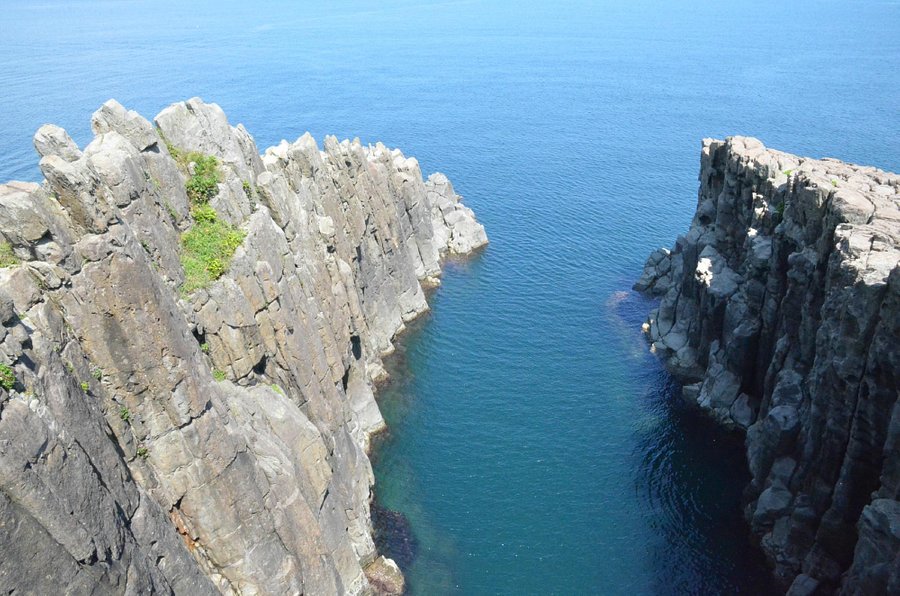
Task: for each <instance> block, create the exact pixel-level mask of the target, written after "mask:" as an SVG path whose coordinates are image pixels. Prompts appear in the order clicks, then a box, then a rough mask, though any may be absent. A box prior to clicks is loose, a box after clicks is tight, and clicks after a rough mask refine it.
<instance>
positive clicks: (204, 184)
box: [157, 129, 222, 205]
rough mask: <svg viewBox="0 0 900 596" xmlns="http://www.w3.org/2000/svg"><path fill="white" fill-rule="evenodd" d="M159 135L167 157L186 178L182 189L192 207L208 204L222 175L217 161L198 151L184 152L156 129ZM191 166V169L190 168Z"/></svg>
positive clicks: (216, 191) (211, 156) (212, 156)
mask: <svg viewBox="0 0 900 596" xmlns="http://www.w3.org/2000/svg"><path fill="white" fill-rule="evenodd" d="M157 131H158V132H159V135H160V136H161V137H162V139H163V141H164V142H165V143H166V149H168V150H169V155H171V156H172V158H173V159H174V160H175V163H177V164H178V167H179V168H181V171H182V172H184V173H185V175H187V176H188V179H187V182H185V184H184V189H185V190H186V191H187V196H188V199H190V201H191V204H192V205H202V204H204V203H208V202H209V200H210V199H211V198H213V197H214V196H216V194H218V192H219V182H221V181H222V173H221V172H220V171H219V160H218V159H216V157H215V156H214V155H206V154H204V153H200V152H199V151H185V150H184V149H179V148H178V147H176V146H175V145H173V144H172V143H170V142H169V140H168V139H166V137H165V136H164V135H163V134H162V131H161V130H159V129H157ZM191 164H193V167H191Z"/></svg>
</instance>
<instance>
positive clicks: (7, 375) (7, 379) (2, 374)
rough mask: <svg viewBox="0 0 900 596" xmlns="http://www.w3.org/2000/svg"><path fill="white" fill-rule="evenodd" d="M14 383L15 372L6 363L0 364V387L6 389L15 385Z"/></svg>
mask: <svg viewBox="0 0 900 596" xmlns="http://www.w3.org/2000/svg"><path fill="white" fill-rule="evenodd" d="M15 385H16V374H15V373H14V372H13V369H12V367H11V366H9V365H8V364H0V387H3V388H4V389H6V390H7V391H9V390H10V389H12V388H13V387H15Z"/></svg>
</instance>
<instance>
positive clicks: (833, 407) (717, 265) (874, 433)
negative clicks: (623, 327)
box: [635, 137, 900, 595]
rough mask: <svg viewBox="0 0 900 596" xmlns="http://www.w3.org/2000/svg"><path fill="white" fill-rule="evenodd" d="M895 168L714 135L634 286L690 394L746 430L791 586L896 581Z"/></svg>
mask: <svg viewBox="0 0 900 596" xmlns="http://www.w3.org/2000/svg"><path fill="white" fill-rule="evenodd" d="M898 207H900V176H898V175H897V174H892V173H888V172H883V171H880V170H877V169H875V168H870V167H861V166H856V165H851V164H846V163H842V162H840V161H837V160H832V159H823V160H815V159H807V158H800V157H796V156H794V155H789V154H786V153H782V152H779V151H773V150H771V149H767V148H766V147H764V146H763V145H762V143H760V142H759V141H757V140H756V139H751V138H743V137H734V138H729V139H727V140H726V141H718V140H705V141H704V142H703V152H702V157H701V167H700V191H699V197H698V202H697V212H696V214H695V215H694V219H693V222H692V224H691V228H690V230H689V231H688V233H687V234H686V235H685V236H682V237H679V238H678V240H677V241H676V243H675V246H674V248H673V249H672V250H671V251H668V250H664V249H661V250H658V251H656V252H654V253H653V255H651V257H650V259H649V260H648V261H647V265H646V266H645V269H644V272H643V275H642V276H641V278H640V280H639V281H638V283H637V284H636V285H635V289H637V290H640V291H645V292H649V293H651V294H654V295H659V296H661V297H662V298H661V301H660V304H659V308H658V309H657V310H654V311H653V312H652V313H651V314H650V318H649V321H648V323H647V324H645V326H644V329H645V331H646V332H647V334H648V336H649V338H650V341H651V342H652V349H653V350H654V351H655V352H656V353H657V354H659V355H660V356H661V357H662V358H663V360H664V361H665V363H666V366H667V368H668V369H669V370H670V371H671V372H672V373H673V374H674V375H675V376H676V377H677V378H679V379H680V380H681V381H683V383H684V388H683V395H684V397H685V399H687V400H689V401H691V402H694V403H696V404H697V405H699V407H701V408H702V409H704V410H706V411H707V412H708V413H709V414H711V415H712V416H713V417H714V418H716V419H717V420H719V421H720V422H721V423H723V424H725V425H727V426H730V427H735V428H739V429H743V430H745V431H746V446H747V459H748V463H749V467H750V472H751V474H752V478H753V479H752V482H751V484H750V486H749V487H748V488H747V490H746V494H745V497H746V516H747V519H748V520H749V522H750V524H751V527H752V530H753V532H754V533H755V534H756V535H757V536H758V537H759V539H760V542H761V546H762V548H763V550H764V551H765V553H766V555H767V556H768V558H769V560H770V562H771V563H772V564H773V565H774V568H775V573H776V576H777V578H778V579H779V580H780V581H781V582H782V583H783V585H784V586H785V587H786V588H788V590H789V593H791V594H796V595H800V594H813V593H831V592H835V591H840V592H841V593H845V594H875V593H891V594H898V593H900V500H898V499H900V401H898V392H900V390H898V387H900V208H898Z"/></svg>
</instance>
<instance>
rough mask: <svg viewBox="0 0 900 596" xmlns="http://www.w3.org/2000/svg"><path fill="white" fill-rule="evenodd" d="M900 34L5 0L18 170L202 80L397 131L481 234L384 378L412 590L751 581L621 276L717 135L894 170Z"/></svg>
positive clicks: (734, 23)
mask: <svg viewBox="0 0 900 596" xmlns="http://www.w3.org/2000/svg"><path fill="white" fill-rule="evenodd" d="M898 26H900V5H898V2H896V1H884V2H876V1H865V0H864V1H859V2H846V1H841V2H790V3H787V2H772V1H766V0H763V1H755V2H747V1H739V2H721V1H715V2H712V1H707V0H699V1H692V2H687V1H684V2H649V1H638V2H602V1H597V2H546V3H537V2H513V1H506V2H486V1H460V2H411V1H408V2H402V1H395V0H384V1H381V2H371V1H367V2H362V1H345V2H330V3H325V2H316V3H303V2H285V1H273V2H264V3H263V2H260V3H252V2H240V3H231V2H223V1H217V2H206V1H202V2H173V1H170V0H158V1H154V2H128V1H108V2H85V1H80V0H79V1H67V2H39V1H35V2H9V1H4V2H0V82H2V83H0V84H2V96H0V133H2V134H0V179H2V180H7V179H10V178H15V179H26V180H36V179H38V178H39V176H40V174H39V172H38V169H37V167H36V163H37V157H36V155H35V154H34V152H33V150H32V148H31V136H32V134H33V133H34V131H35V130H36V129H37V128H38V127H39V126H40V125H41V124H43V123H45V122H53V123H56V124H59V125H61V126H63V127H64V128H66V129H67V130H68V131H69V133H70V134H71V135H72V136H73V137H74V138H75V140H76V141H78V142H79V143H82V144H83V143H85V142H87V141H88V140H89V139H90V130H89V122H90V114H91V113H92V112H93V111H94V110H95V109H96V108H97V107H99V106H100V104H101V103H102V102H103V101H105V100H106V99H108V98H110V97H114V98H116V99H118V100H119V101H120V102H122V103H123V104H124V105H125V106H126V107H128V108H131V109H136V110H138V111H139V112H141V113H143V114H144V115H146V116H148V117H152V116H153V115H154V114H156V113H157V112H158V111H159V110H160V109H162V108H163V107H165V106H166V105H168V104H169V103H171V102H173V101H177V100H181V99H186V98H188V97H191V96H194V95H199V96H201V97H203V98H204V99H205V100H207V101H215V102H217V103H219V104H220V105H221V106H222V107H223V108H224V109H225V111H226V113H227V114H228V115H229V117H230V118H231V121H232V123H237V122H243V123H244V124H245V125H246V127H247V128H248V129H249V130H250V132H251V133H252V134H253V135H254V136H255V138H256V140H257V143H258V144H259V146H260V147H266V146H269V145H271V144H275V143H277V142H278V141H279V140H280V139H282V138H287V139H294V138H296V137H297V136H299V135H300V134H302V133H303V132H304V131H306V130H309V131H310V132H312V133H313V134H314V135H315V136H316V137H317V138H318V139H320V140H321V138H322V137H323V136H324V135H325V134H335V135H338V136H339V137H350V138H352V137H355V136H359V137H360V138H361V139H362V140H363V141H364V142H374V141H376V140H381V141H384V142H385V143H386V144H388V145H392V146H397V147H400V148H402V149H403V150H404V151H405V152H406V153H407V154H409V155H414V156H416V157H418V158H419V160H420V162H421V164H422V167H423V170H424V171H425V172H432V171H436V170H440V171H443V172H444V173H446V174H447V175H448V176H449V177H450V179H451V180H452V181H453V182H454V184H455V185H456V188H457V191H458V192H460V193H461V194H463V195H464V196H465V198H466V201H467V203H468V204H469V205H470V206H471V207H473V208H474V209H475V211H476V212H477V214H478V216H479V218H480V219H481V221H482V222H484V224H485V226H486V227H487V230H488V234H489V236H490V238H491V245H490V247H489V248H488V249H487V250H486V251H484V252H483V253H482V254H480V255H479V256H476V257H475V258H473V259H470V260H468V261H466V262H460V263H451V264H449V265H448V266H447V271H446V274H445V276H444V285H443V287H442V288H441V289H440V290H438V291H437V292H436V293H435V294H434V296H433V297H432V304H433V307H434V308H433V311H432V312H431V314H430V315H429V316H427V317H425V318H424V319H422V320H421V321H419V322H417V323H416V324H415V325H414V326H413V327H412V329H411V330H410V332H409V333H408V334H407V335H406V336H405V338H404V340H403V345H402V346H401V350H400V351H399V353H398V356H397V357H396V358H394V359H393V361H392V363H391V366H392V368H393V372H394V379H395V381H394V383H393V385H391V386H390V387H389V388H387V389H385V390H384V391H383V392H382V394H381V400H382V406H383V409H384V412H385V415H386V417H387V419H388V421H389V424H390V427H391V431H390V433H389V434H388V435H386V436H385V437H384V438H383V439H382V440H381V441H380V442H379V445H378V450H377V454H376V475H377V487H376V492H377V496H378V499H379V502H380V504H381V505H382V506H383V507H385V508H387V509H389V510H393V511H399V512H401V513H403V514H404V515H405V516H406V519H408V520H409V532H410V533H409V534H404V533H402V532H398V531H396V528H397V527H398V526H400V527H402V526H403V524H398V523H397V522H396V520H395V519H394V518H393V517H392V516H388V517H390V519H391V520H393V521H392V523H389V524H385V525H386V526H388V529H393V530H394V531H393V532H390V531H388V532H384V533H382V539H383V540H385V541H386V548H387V549H388V550H391V549H393V550H394V551H396V552H395V554H396V556H397V557H398V559H400V560H401V562H402V563H403V565H404V566H405V568H406V571H407V574H408V578H409V582H410V585H411V587H412V591H413V593H415V594H428V595H431V594H445V593H465V594H529V593H531V594H651V593H660V594H690V593H693V594H715V593H721V594H733V593H762V592H765V591H766V590H767V589H769V586H768V585H767V584H766V583H765V577H766V572H765V569H764V567H763V564H762V562H761V561H760V559H759V557H758V556H757V555H756V554H755V551H754V550H753V549H752V546H751V545H750V542H749V540H748V538H747V534H748V530H747V528H746V526H745V525H744V524H743V522H742V520H741V517H740V492H741V487H742V484H743V483H744V482H746V480H747V474H746V470H745V468H744V464H743V458H742V452H741V443H740V439H735V438H734V437H730V436H728V435H725V434H722V433H720V432H718V431H717V430H716V429H715V428H713V427H711V426H710V425H709V424H707V423H705V422H704V420H702V419H699V418H697V417H696V416H694V415H693V414H692V413H691V412H687V411H684V410H683V409H681V408H679V406H678V400H677V391H676V389H675V387H674V386H673V384H672V383H671V381H670V380H669V378H668V377H667V376H666V374H665V373H664V372H662V370H661V368H660V366H659V364H658V363H657V362H656V361H655V359H654V358H653V357H651V356H649V355H648V354H647V351H646V346H645V344H644V342H643V340H642V338H641V337H640V334H639V327H640V323H641V322H642V320H643V318H644V317H645V315H646V312H647V311H648V310H649V309H650V308H651V303H649V302H647V301H645V300H643V299H642V298H640V297H638V296H636V295H634V294H633V293H631V292H630V290H629V288H630V286H631V284H632V282H633V281H634V279H635V278H636V277H637V276H638V274H639V272H640V268H641V265H642V262H643V259H644V258H645V257H646V256H647V254H648V253H649V252H650V251H651V250H652V249H654V248H656V247H657V246H663V245H665V246H669V245H671V244H672V242H673V240H674V239H675V237H676V235H677V234H679V233H681V232H683V231H685V230H686V228H687V226H688V223H689V221H690V217H691V215H692V212H693V208H694V203H695V198H696V187H697V171H698V162H699V149H700V139H701V138H703V137H710V136H712V137H722V136H724V135H730V134H747V135H754V136H758V137H760V138H761V139H762V140H763V141H764V142H765V143H766V144H767V145H769V146H772V147H776V148H779V149H783V150H786V151H790V152H795V153H800V154H805V155H814V156H834V157H839V158H842V159H845V160H850V161H856V162H862V163H868V164H873V165H877V166H880V167H883V168H886V169H892V170H894V171H898V170H900V134H898V133H900V130H898V129H900V36H898V35H897V30H898ZM381 518H382V519H384V518H385V515H382V516H381Z"/></svg>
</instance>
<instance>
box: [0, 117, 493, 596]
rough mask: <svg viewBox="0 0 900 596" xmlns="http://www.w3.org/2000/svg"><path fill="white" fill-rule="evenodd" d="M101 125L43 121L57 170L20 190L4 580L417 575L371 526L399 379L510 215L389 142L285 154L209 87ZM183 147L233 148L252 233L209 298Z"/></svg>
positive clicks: (240, 206)
mask: <svg viewBox="0 0 900 596" xmlns="http://www.w3.org/2000/svg"><path fill="white" fill-rule="evenodd" d="M92 128H93V131H94V133H95V135H96V136H95V137H94V139H93V141H91V143H90V144H89V145H88V146H87V147H85V148H84V149H83V150H81V149H79V148H78V147H77V146H76V144H75V143H74V142H73V141H72V140H71V139H70V138H69V136H68V135H67V134H66V132H65V131H64V130H62V129H60V128H58V127H54V126H45V127H42V128H41V130H39V131H38V133H37V135H36V136H35V147H36V149H37V150H38V152H39V153H40V154H41V156H42V158H41V161H40V166H41V170H42V172H43V173H44V176H45V178H46V180H45V182H44V183H43V184H41V185H37V184H26V183H17V182H12V183H9V184H6V185H2V186H0V234H2V238H0V241H5V242H7V243H8V244H9V245H11V247H12V249H13V251H14V253H15V255H16V257H18V259H19V260H21V264H19V265H15V266H12V267H8V268H4V269H0V322H2V327H0V364H5V365H10V366H11V368H12V371H13V373H14V376H15V383H14V386H12V387H11V388H10V389H8V390H7V389H5V388H0V552H2V553H3V556H2V557H0V589H2V590H3V591H4V592H5V593H6V592H9V593H12V592H13V591H20V590H21V591H25V592H29V593H43V594H54V593H62V592H64V591H65V592H71V593H127V594H144V593H178V594H208V593H219V592H221V593H241V594H262V593H267V594H281V593H284V594H289V593H290V594H295V593H306V594H363V593H370V592H371V591H372V590H373V589H374V588H373V586H372V584H370V582H369V580H368V579H367V576H366V573H365V571H364V570H365V568H366V567H367V566H369V565H370V564H372V563H373V562H375V561H376V560H377V561H378V563H377V566H376V567H377V569H376V570H375V572H374V575H373V577H375V576H377V577H378V578H379V579H378V581H379V582H380V583H381V584H384V585H388V586H390V585H400V586H402V578H398V577H396V575H397V574H393V575H392V573H393V570H394V569H395V567H394V566H392V565H391V564H390V563H388V562H386V561H385V560H383V559H380V558H378V556H377V553H376V552H375V547H374V544H373V541H372V536H371V521H370V517H369V507H370V490H371V486H372V482H373V476H372V470H371V466H370V464H369V460H368V457H367V455H366V449H367V445H368V437H369V434H370V433H372V432H373V431H376V430H378V429H379V428H381V427H383V425H384V422H383V420H382V418H381V414H380V412H379V410H378V406H377V405H376V403H375V401H374V396H373V383H374V381H375V380H376V379H379V378H380V377H382V376H384V368H383V367H382V362H381V357H382V356H383V355H385V354H386V353H388V352H390V351H391V349H392V343H391V341H392V338H393V337H394V335H395V334H396V333H397V332H398V331H400V330H401V329H402V328H403V327H404V323H405V322H407V321H409V320H410V319H412V318H413V317H415V316H416V315H418V314H420V313H421V312H423V311H424V310H426V309H427V308H428V306H427V304H426V301H425V295H424V293H423V289H422V283H436V277H437V276H438V275H439V274H440V261H441V258H442V257H443V256H445V255H447V254H448V253H465V252H468V251H470V250H472V249H474V248H477V247H479V246H481V245H483V244H485V243H486V242H487V238H486V236H485V233H484V228H483V227H482V226H481V225H480V224H478V223H477V222H476V221H475V218H474V216H473V214H472V212H471V211H470V210H469V209H468V208H466V207H464V206H463V205H462V204H461V203H460V202H459V197H458V196H457V195H456V194H455V193H454V192H453V187H452V186H451V184H450V182H449V181H448V180H447V179H446V178H445V177H444V176H442V175H439V174H437V175H434V176H432V177H431V178H429V179H428V180H427V181H423V179H422V176H421V173H420V171H419V166H418V163H417V162H416V161H415V160H414V159H411V158H406V157H404V156H403V155H402V154H401V153H400V152H399V151H397V150H389V149H386V148H385V147H384V146H382V145H380V144H379V145H377V146H375V147H363V146H362V145H361V144H360V143H359V142H358V141H354V142H348V141H344V142H338V141H337V140H336V139H334V138H327V139H326V140H325V147H324V151H321V150H320V149H319V148H318V147H317V146H316V143H315V142H314V141H313V139H312V138H310V137H309V136H308V135H306V136H303V137H301V138H300V139H298V140H297V141H295V142H294V143H287V142H282V143H281V145H279V146H277V147H273V148H270V149H268V150H266V152H265V153H264V154H263V155H262V156H260V154H259V152H258V151H257V148H256V146H255V144H254V141H253V139H252V137H251V136H250V135H249V134H248V133H247V131H246V130H244V128H243V127H242V126H240V125H239V126H237V127H232V126H231V125H229V123H228V121H227V120H226V117H225V114H224V113H223V112H222V110H221V109H220V108H219V107H218V106H216V105H215V104H204V103H203V102H201V101H200V100H198V99H192V100H190V101H188V102H186V103H179V104H175V105H173V106H171V107H169V108H167V109H166V110H164V111H163V112H162V113H160V114H159V115H158V116H157V117H156V120H155V126H154V125H153V124H151V123H150V122H148V121H147V120H145V119H144V118H142V117H141V116H140V115H138V114H136V113H134V112H130V111H126V110H125V108H123V107H122V106H121V105H119V104H117V103H115V102H114V101H110V102H107V103H106V104H104V105H103V106H102V107H101V108H100V109H99V110H98V111H97V112H96V113H95V114H94V117H93V121H92ZM167 144H168V145H167ZM169 147H177V148H178V149H179V150H180V151H182V152H189V151H198V152H201V153H203V154H208V155H213V156H216V157H217V158H218V160H219V163H220V165H219V171H220V174H221V176H220V180H219V183H218V187H217V192H216V194H215V196H214V197H213V198H212V199H211V201H210V205H211V206H212V207H213V208H214V209H215V211H216V213H217V215H218V217H219V218H220V219H222V220H223V221H226V222H228V223H230V224H233V225H234V226H237V227H239V228H240V229H241V230H243V232H244V233H245V237H244V240H243V242H242V243H241V245H240V246H239V247H238V248H237V250H236V252H235V253H234V256H233V259H232V260H231V262H230V265H229V266H228V267H227V270H226V271H225V273H224V275H222V276H221V277H219V278H218V279H217V280H216V281H215V282H213V283H212V284H211V285H209V286H208V287H206V288H203V289H199V290H197V291H194V292H193V293H191V294H189V295H187V294H184V293H183V292H180V291H179V288H180V286H181V285H182V283H183V280H184V275H185V274H184V271H183V270H182V266H181V262H180V257H179V250H180V249H179V238H180V235H181V233H182V232H183V231H184V230H186V229H187V228H188V227H189V226H191V225H192V222H191V216H190V203H189V200H188V196H187V195H186V192H185V182H186V172H185V171H184V169H183V168H181V169H180V168H179V165H178V164H177V163H176V161H175V160H174V159H173V157H172V156H171V155H170V151H169ZM191 167H192V166H191ZM383 589H389V588H383Z"/></svg>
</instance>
